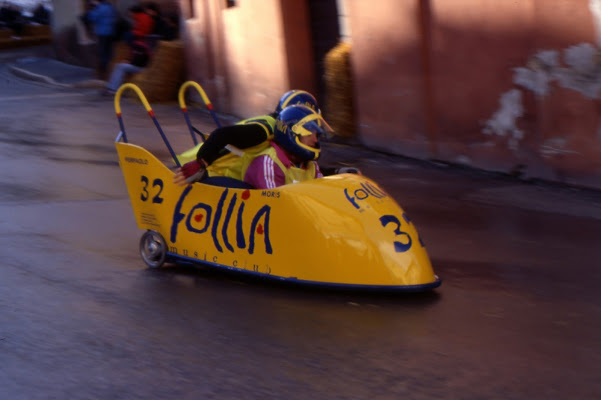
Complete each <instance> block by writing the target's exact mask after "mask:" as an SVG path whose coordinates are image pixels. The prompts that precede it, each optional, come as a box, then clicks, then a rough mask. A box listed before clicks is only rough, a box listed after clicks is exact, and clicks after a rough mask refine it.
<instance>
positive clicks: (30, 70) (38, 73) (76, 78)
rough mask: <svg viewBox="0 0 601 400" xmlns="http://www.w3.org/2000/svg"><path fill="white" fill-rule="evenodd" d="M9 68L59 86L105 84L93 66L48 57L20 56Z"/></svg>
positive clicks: (96, 85) (85, 86) (90, 86)
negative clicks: (77, 64)
mask: <svg viewBox="0 0 601 400" xmlns="http://www.w3.org/2000/svg"><path fill="white" fill-rule="evenodd" d="M8 68H9V70H10V71H11V72H12V73H13V74H14V75H16V76H19V77H21V78H24V79H30V80H33V81H37V82H43V83H48V84H52V85H56V86H59V87H66V88H69V87H72V88H102V87H104V84H105V83H104V81H101V80H98V79H96V78H95V77H94V70H93V69H91V68H85V67H79V66H76V65H70V64H66V63H63V62H61V61H58V60H54V59H51V58H46V57H35V56H34V57H25V58H20V59H18V60H17V61H15V62H14V63H12V64H10V65H9V67H8Z"/></svg>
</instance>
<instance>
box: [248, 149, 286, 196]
mask: <svg viewBox="0 0 601 400" xmlns="http://www.w3.org/2000/svg"><path fill="white" fill-rule="evenodd" d="M244 182H246V183H248V184H250V185H252V186H253V187H254V188H255V189H275V188H276V187H278V186H282V185H283V184H284V183H286V177H285V176H284V171H282V169H281V168H280V167H279V166H277V165H276V164H275V163H274V162H273V160H272V159H271V157H269V156H266V155H263V156H259V157H257V158H255V159H254V160H253V161H252V162H251V163H250V165H249V166H248V169H247V170H246V174H244Z"/></svg>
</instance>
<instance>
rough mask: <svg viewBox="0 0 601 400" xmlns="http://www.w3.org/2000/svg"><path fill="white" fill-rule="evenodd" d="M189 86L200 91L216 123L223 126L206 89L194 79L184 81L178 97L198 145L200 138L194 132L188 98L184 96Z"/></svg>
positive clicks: (191, 133)
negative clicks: (187, 103)
mask: <svg viewBox="0 0 601 400" xmlns="http://www.w3.org/2000/svg"><path fill="white" fill-rule="evenodd" d="M189 87H193V88H194V89H196V90H197V91H198V93H199V94H200V97H202V101H203V102H204V103H205V106H206V107H207V110H209V113H211V117H213V120H214V121H215V124H216V125H217V127H218V128H221V123H220V122H219V119H217V115H216V114H215V111H214V110H213V104H211V100H209V97H208V96H207V94H206V93H205V91H204V89H203V88H202V87H201V86H200V85H199V84H198V83H196V82H194V81H186V82H184V83H183V84H182V85H181V86H180V88H179V92H178V95H177V98H178V101H179V106H180V108H181V109H182V112H183V113H184V118H185V119H186V124H188V129H189V130H190V135H191V136H192V140H193V141H194V144H195V145H197V144H198V139H196V135H195V134H194V127H193V126H192V123H191V122H190V116H189V115H188V107H187V106H186V100H185V96H184V94H185V93H186V89H188V88H189Z"/></svg>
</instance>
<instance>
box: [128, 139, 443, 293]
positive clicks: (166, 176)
mask: <svg viewBox="0 0 601 400" xmlns="http://www.w3.org/2000/svg"><path fill="white" fill-rule="evenodd" d="M116 147H117V152H118V154H119V163H120V166H121V169H122V171H123V176H124V178H125V183H126V185H127V189H128V192H129V197H130V200H131V204H132V207H133V212H134V215H135V218H136V221H137V225H138V227H139V228H140V229H144V230H148V231H152V232H156V234H158V235H160V237H161V238H162V240H164V246H165V251H166V254H165V257H164V260H165V261H175V262H177V261H178V260H182V261H192V262H198V263H203V264H208V265H212V266H217V267H225V268H227V269H230V270H235V271H239V272H242V273H250V274H258V275H261V276H263V277H268V278H275V279H279V280H286V281H292V282H297V283H306V284H315V285H327V286H337V287H349V288H371V289H392V290H400V291H403V290H405V291H418V290H427V289H431V288H435V287H437V286H439V285H440V280H439V278H438V277H437V276H436V275H435V274H434V271H433V269H432V265H431V263H430V259H429V257H428V254H427V252H426V249H425V247H424V245H423V243H422V241H421V240H420V238H419V235H418V233H417V231H416V229H415V227H414V225H413V223H412V222H411V220H410V219H409V218H408V216H407V214H406V213H405V212H404V211H403V209H402V208H401V207H400V206H399V205H398V204H397V203H396V202H395V201H394V199H393V198H391V197H390V196H389V195H388V194H387V193H386V192H385V191H384V190H382V189H381V188H380V187H379V186H378V185H377V184H376V183H375V182H373V181H372V180H370V179H368V178H366V177H364V176H361V175H355V174H341V175H334V176H329V177H324V178H320V179H315V180H311V181H306V182H300V183H295V184H290V185H285V186H281V187H279V188H276V189H271V190H258V189H234V188H227V187H218V186H211V185H207V184H203V183H194V184H191V185H188V186H184V187H182V186H178V185H176V184H174V183H173V177H174V172H173V171H171V170H170V169H169V168H167V167H166V166H165V165H164V164H163V163H162V162H161V161H159V160H158V159H157V158H156V157H155V156H154V155H152V154H151V153H150V152H148V151H147V150H145V149H144V148H142V147H139V146H137V145H133V144H130V143H122V142H116ZM145 245H147V244H144V243H141V247H144V246H145ZM161 263H162V261H161ZM149 265H150V264H149Z"/></svg>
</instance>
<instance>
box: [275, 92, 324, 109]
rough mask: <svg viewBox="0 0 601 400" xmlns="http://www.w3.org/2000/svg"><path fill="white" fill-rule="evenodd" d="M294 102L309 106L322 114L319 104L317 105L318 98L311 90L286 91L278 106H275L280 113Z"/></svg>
mask: <svg viewBox="0 0 601 400" xmlns="http://www.w3.org/2000/svg"><path fill="white" fill-rule="evenodd" d="M294 104H300V105H303V106H307V107H309V108H310V109H312V110H313V111H315V112H316V113H318V114H321V110H320V109H319V105H317V100H315V97H314V96H313V95H312V94H311V93H309V92H305V91H304V90H297V89H295V90H290V91H289V92H286V93H284V95H283V96H282V97H281V98H280V101H279V103H278V105H277V107H276V108H275V113H276V114H279V113H280V112H282V110H283V109H284V108H286V107H288V106H292V105H294Z"/></svg>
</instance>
